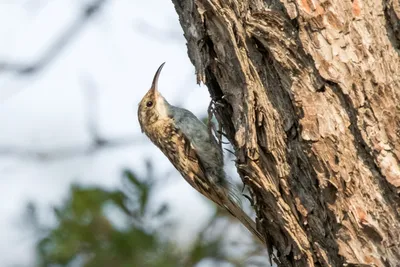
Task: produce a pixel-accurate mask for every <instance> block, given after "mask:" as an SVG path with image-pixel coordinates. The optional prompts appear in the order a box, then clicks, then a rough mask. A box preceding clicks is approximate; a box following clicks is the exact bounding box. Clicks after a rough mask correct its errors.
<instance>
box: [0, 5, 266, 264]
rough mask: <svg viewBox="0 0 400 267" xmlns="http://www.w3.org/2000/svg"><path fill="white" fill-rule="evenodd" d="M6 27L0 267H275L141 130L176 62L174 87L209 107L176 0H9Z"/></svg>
mask: <svg viewBox="0 0 400 267" xmlns="http://www.w3.org/2000/svg"><path fill="white" fill-rule="evenodd" d="M0 36H1V38H0V187H1V189H2V193H1V194H0V201H1V205H0V267H3V266H4V267H17V266H18V267H22V266H24V267H25V266H26V267H31V266H73V267H75V266H100V267H102V266H121V267H122V266H139V267H140V266H155V267H157V266H269V264H268V259H267V258H266V256H265V255H266V254H265V251H263V250H262V249H261V248H260V247H259V246H258V245H257V243H255V241H254V240H253V239H252V237H251V236H250V234H249V233H248V232H247V231H246V230H244V228H243V227H242V226H241V225H239V224H238V223H237V222H236V221H235V220H233V219H232V218H231V217H230V216H229V215H227V214H225V213H224V212H223V211H220V210H218V209H217V208H216V207H215V206H214V205H213V204H212V203H211V202H209V201H208V200H206V199H205V198H203V197H202V196H200V194H198V193H197V192H195V190H194V189H192V188H191V187H190V186H189V185H188V184H187V183H186V182H185V181H184V179H183V178H182V177H181V176H180V175H179V174H178V172H177V171H176V170H175V169H174V168H173V167H172V165H171V164H170V163H169V162H168V160H167V159H166V158H165V157H164V155H163V154H162V153H161V152H160V151H159V150H158V149H157V148H156V147H155V146H153V145H152V144H151V143H150V142H149V141H148V140H147V138H146V137H145V136H144V135H143V134H142V133H141V132H140V127H139V124H138V121H137V115H136V114H137V107H138V103H139V101H140V100H141V98H142V96H143V95H144V94H145V93H146V91H147V90H148V89H149V87H150V84H151V81H152V78H153V75H154V73H155V71H156V69H157V68H158V66H159V65H160V64H161V63H162V62H164V61H166V62H167V64H166V66H165V67H164V69H163V72H162V75H161V78H160V84H159V89H160V91H161V92H162V93H163V95H164V96H165V97H166V99H168V100H169V102H170V103H172V104H174V105H178V106H181V107H184V108H187V109H190V110H191V111H192V112H194V113H195V114H196V115H197V116H198V117H201V118H206V117H207V112H206V111H207V107H208V105H209V101H210V99H209V94H208V91H207V88H205V87H204V86H199V85H197V84H196V77H195V73H194V67H193V66H192V64H191V63H190V61H189V59H188V56H187V49H186V45H185V43H186V41H185V39H184V37H183V31H182V29H181V27H180V25H179V20H178V16H177V14H176V12H175V10H174V7H173V4H172V3H171V2H170V1H168V0H146V1H141V0H92V1H84V0H52V1H50V0H12V1H11V0H0ZM226 154H229V153H226ZM227 165H228V166H227V171H228V172H229V173H230V176H232V177H233V179H234V180H235V181H237V180H238V178H237V174H236V173H235V172H234V168H233V164H232V158H229V157H228V158H227ZM239 190H240V189H239ZM243 199H244V200H243V205H244V206H249V204H248V201H247V200H245V198H243ZM249 210H250V209H249Z"/></svg>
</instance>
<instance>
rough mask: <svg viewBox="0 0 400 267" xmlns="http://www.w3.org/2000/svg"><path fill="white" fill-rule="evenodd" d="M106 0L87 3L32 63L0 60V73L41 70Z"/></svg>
mask: <svg viewBox="0 0 400 267" xmlns="http://www.w3.org/2000/svg"><path fill="white" fill-rule="evenodd" d="M106 2H107V0H98V1H95V2H93V3H90V4H87V5H86V7H85V8H84V9H83V10H82V13H81V15H80V16H79V17H78V18H77V19H76V20H75V21H74V22H73V23H72V24H71V25H70V26H69V27H68V28H67V29H66V30H65V31H64V32H63V33H62V34H61V35H60V37H59V38H58V39H56V40H55V41H54V43H53V44H51V45H50V46H49V48H48V49H46V50H45V52H44V53H43V54H42V55H41V56H39V58H38V59H37V60H36V61H35V62H32V63H28V64H20V63H13V62H6V61H3V62H2V61H0V73H1V72H11V73H15V74H17V75H33V74H36V73H38V72H40V71H42V70H43V69H44V68H45V67H46V66H47V65H48V64H50V63H51V61H52V60H54V59H55V58H56V57H57V56H58V55H59V54H60V52H61V51H62V50H63V49H64V48H65V47H66V46H67V45H68V44H69V43H70V42H71V41H72V40H73V39H74V37H76V36H77V35H78V34H79V33H80V32H81V30H82V29H83V27H84V26H85V25H86V24H87V23H88V22H89V21H90V19H92V18H93V17H94V16H95V15H96V14H97V13H98V12H99V11H100V10H101V7H102V6H103V5H104V4H105V3H106Z"/></svg>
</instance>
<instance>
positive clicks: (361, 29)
mask: <svg viewBox="0 0 400 267" xmlns="http://www.w3.org/2000/svg"><path fill="white" fill-rule="evenodd" d="M173 2H174V4H175V8H176V11H177V13H178V15H179V18H180V22H181V25H182V28H183V30H184V34H185V37H186V39H187V46H188V52H189V57H190V59H191V61H192V62H193V64H194V65H195V67H196V72H197V79H198V82H203V83H205V84H206V85H207V86H208V88H209V91H210V94H211V96H212V97H213V99H214V100H216V101H218V102H220V104H217V105H216V116H217V119H218V121H219V123H220V124H222V125H223V128H224V132H225V133H226V135H227V137H228V138H229V140H230V142H231V143H232V144H233V145H234V147H235V153H236V156H237V169H238V172H239V174H240V175H241V177H242V180H243V182H244V183H245V184H246V185H247V186H248V187H249V188H250V190H251V192H252V198H253V200H254V207H255V210H256V213H257V217H258V220H257V221H258V226H259V228H260V231H261V232H262V233H263V234H264V235H265V237H266V239H267V243H268V244H267V245H268V246H269V247H273V248H275V249H276V253H274V254H275V255H274V256H275V261H276V262H277V265H278V266H400V214H399V212H400V199H399V195H398V192H399V187H400V167H399V162H400V104H399V103H400V102H399V101H400V80H399V78H400V63H399V62H400V61H399V50H398V49H399V48H400V21H399V18H400V2H399V0H381V1H378V0H364V1H361V0H319V1H318V0H291V1H289V0H281V1H278V0H264V1H261V0H173ZM221 104H222V105H221Z"/></svg>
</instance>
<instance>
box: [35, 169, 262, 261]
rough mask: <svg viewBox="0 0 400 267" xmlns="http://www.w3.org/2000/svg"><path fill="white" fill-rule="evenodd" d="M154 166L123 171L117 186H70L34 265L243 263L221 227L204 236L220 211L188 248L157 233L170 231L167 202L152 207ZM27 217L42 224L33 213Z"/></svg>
mask: <svg viewBox="0 0 400 267" xmlns="http://www.w3.org/2000/svg"><path fill="white" fill-rule="evenodd" d="M152 169H153V168H152V166H151V164H150V163H147V175H146V177H145V179H139V177H138V176H137V175H135V174H134V173H133V172H131V171H128V170H125V171H123V179H122V181H123V186H122V189H121V190H117V189H115V190H107V189H104V188H99V187H81V186H77V185H73V186H71V189H70V194H69V196H68V198H67V199H66V200H65V202H64V203H63V204H62V205H60V206H59V207H57V208H54V215H55V217H56V219H57V224H56V225H55V226H53V227H51V228H50V229H49V230H48V231H46V233H45V237H43V238H41V239H40V240H39V242H38V243H37V266H38V267H50V266H52V267H55V266H71V267H72V266H73V267H75V266H77V267H81V266H82V267H109V266H113V267H128V266H129V267H131V266H140V267H170V266H171V267H179V266H184V267H187V266H196V265H197V264H198V263H200V262H202V261H203V260H204V259H208V260H211V262H218V263H216V264H215V265H214V266H220V263H221V262H231V263H232V264H231V265H230V266H245V265H243V260H242V261H239V262H240V263H237V260H236V262H234V261H233V260H232V259H230V257H229V256H228V255H226V252H225V249H224V246H223V243H222V240H223V237H222V235H223V232H221V233H220V235H219V236H215V235H213V238H206V233H207V229H209V228H210V226H211V225H213V224H214V223H215V222H216V221H217V220H220V217H219V216H220V215H219V213H218V212H216V213H215V216H214V217H213V218H212V220H211V221H210V224H209V225H207V226H206V227H205V228H204V229H203V231H201V232H200V233H199V234H198V235H197V236H196V234H195V233H191V234H193V236H194V240H195V241H194V243H193V245H192V246H191V247H190V248H185V249H178V248H177V247H176V246H177V244H175V243H174V241H175V240H174V238H173V237H171V236H169V237H170V238H169V239H168V238H161V237H160V232H163V233H164V235H163V236H164V237H165V233H168V225H169V224H168V220H167V219H166V215H167V214H168V212H169V209H168V206H167V205H165V204H161V205H160V206H159V207H154V205H152V206H151V207H150V204H149V203H150V202H151V198H152V197H154V195H155V193H154V190H155V186H154V185H155V183H154V179H153V175H152ZM28 212H29V214H30V215H31V216H33V217H35V216H36V212H35V210H34V206H32V205H31V206H28ZM31 222H32V224H34V225H35V227H36V228H43V227H38V224H39V223H38V222H37V219H36V218H31ZM154 222H159V223H158V225H157V226H155V224H154ZM159 224H161V226H160V225H159ZM167 236H168V234H167ZM166 239H167V240H166ZM251 266H255V265H251Z"/></svg>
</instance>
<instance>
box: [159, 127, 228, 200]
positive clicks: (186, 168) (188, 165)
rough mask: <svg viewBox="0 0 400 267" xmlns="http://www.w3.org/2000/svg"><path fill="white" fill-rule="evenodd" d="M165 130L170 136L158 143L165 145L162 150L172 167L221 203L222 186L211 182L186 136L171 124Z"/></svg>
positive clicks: (195, 186)
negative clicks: (163, 141) (219, 186)
mask: <svg viewBox="0 0 400 267" xmlns="http://www.w3.org/2000/svg"><path fill="white" fill-rule="evenodd" d="M165 131H166V133H167V135H168V136H170V138H167V139H166V140H168V141H167V142H165V143H162V144H160V145H161V146H166V147H165V148H164V149H162V151H164V153H165V154H166V156H167V157H168V159H169V160H170V161H171V163H172V164H173V165H174V167H175V168H176V169H177V170H178V171H179V172H180V173H181V174H182V176H183V177H184V178H185V180H186V181H187V182H188V183H189V184H190V185H191V186H192V187H193V188H194V189H196V190H197V191H199V192H200V193H201V194H203V195H204V196H205V197H207V198H209V199H211V200H212V201H214V202H215V203H217V204H219V205H221V204H222V203H221V198H223V196H222V195H221V194H225V193H226V192H220V191H221V189H222V188H218V187H217V186H216V185H212V184H211V181H210V179H209V178H208V177H207V175H206V170H205V168H204V166H203V164H202V162H201V160H200V158H199V155H198V153H197V152H196V149H195V148H194V146H193V144H192V143H191V142H190V140H189V139H188V137H187V136H186V135H185V134H184V133H183V131H182V130H181V129H179V128H178V127H176V126H173V124H170V125H169V126H168V127H166V129H165Z"/></svg>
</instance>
